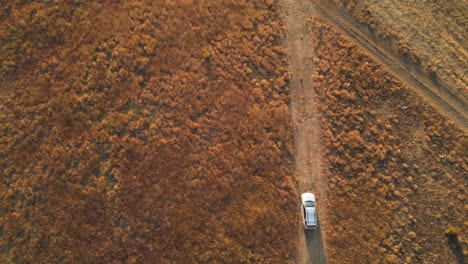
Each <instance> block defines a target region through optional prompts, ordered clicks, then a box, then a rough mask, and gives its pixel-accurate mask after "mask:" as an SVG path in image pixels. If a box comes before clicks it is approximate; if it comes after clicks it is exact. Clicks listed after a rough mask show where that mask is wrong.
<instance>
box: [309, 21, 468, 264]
mask: <svg viewBox="0 0 468 264" xmlns="http://www.w3.org/2000/svg"><path fill="white" fill-rule="evenodd" d="M312 31H313V38H314V43H313V46H314V51H315V53H316V54H315V55H312V54H311V57H314V59H313V63H314V65H315V72H314V75H313V83H314V89H316V92H317V93H318V97H319V101H320V105H321V106H320V111H321V113H322V125H321V126H322V145H323V149H325V153H324V160H325V161H324V162H325V168H326V169H325V170H326V171H325V172H324V173H325V178H326V179H327V186H326V188H327V197H328V199H327V201H324V202H323V203H324V204H325V206H326V207H327V212H328V215H327V216H326V218H327V225H326V226H325V227H323V228H324V229H323V231H322V232H324V233H325V234H326V237H327V241H326V245H327V248H326V252H327V256H328V262H329V263H462V262H461V261H463V259H465V260H466V254H467V253H466V249H467V245H466V242H465V240H464V237H466V236H465V233H464V232H465V231H464V230H466V228H467V227H468V226H467V224H468V222H466V210H467V207H466V203H467V196H466V180H467V174H466V172H467V169H468V168H467V159H468V156H467V148H466V146H467V137H466V133H465V132H464V131H463V130H461V129H460V128H458V127H457V126H456V125H455V124H454V123H453V122H451V121H450V120H447V119H446V118H445V117H443V116H441V115H440V114H439V113H438V112H437V111H436V110H435V109H434V108H433V107H431V106H430V105H429V104H428V103H427V102H425V101H424V100H423V99H422V98H420V97H419V96H417V95H416V94H415V93H414V92H413V91H411V89H409V87H406V86H405V85H403V84H402V83H401V82H399V81H398V80H397V79H396V78H395V77H393V76H390V75H389V74H388V73H387V72H386V71H385V69H384V68H382V67H381V66H379V65H378V64H377V63H375V62H374V61H373V60H372V59H370V58H369V57H368V56H367V55H366V54H365V53H363V52H362V51H361V50H360V49H359V48H358V47H357V46H356V45H354V44H352V43H351V42H350V41H349V40H347V39H345V38H344V37H343V36H341V35H340V33H339V32H338V31H336V30H335V29H333V28H332V27H331V26H329V25H327V24H324V23H322V22H319V21H315V22H314V23H313V29H312ZM451 226H453V227H457V228H458V229H459V230H461V231H460V233H459V235H458V239H457V240H453V239H449V238H447V237H446V235H445V231H446V229H447V228H449V227H451ZM463 250H465V251H463Z"/></svg>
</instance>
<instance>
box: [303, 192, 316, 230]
mask: <svg viewBox="0 0 468 264" xmlns="http://www.w3.org/2000/svg"><path fill="white" fill-rule="evenodd" d="M301 201H302V219H303V223H304V229H316V228H317V209H316V208H315V195H313V194H311V193H303V194H302V195H301Z"/></svg>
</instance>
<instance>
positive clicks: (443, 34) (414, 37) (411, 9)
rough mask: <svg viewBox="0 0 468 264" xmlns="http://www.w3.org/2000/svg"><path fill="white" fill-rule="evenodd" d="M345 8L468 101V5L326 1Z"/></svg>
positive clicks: (441, 0) (391, 0)
mask: <svg viewBox="0 0 468 264" xmlns="http://www.w3.org/2000/svg"><path fill="white" fill-rule="evenodd" d="M327 1H331V2H333V3H336V4H339V5H342V6H343V7H344V8H346V9H347V10H348V11H350V12H351V13H352V14H353V15H354V16H355V17H356V18H357V19H358V20H359V21H361V22H363V23H365V24H367V25H369V27H371V28H372V29H374V30H375V32H376V33H377V34H378V35H380V36H381V37H382V38H386V39H390V38H391V39H392V43H393V45H394V46H395V47H396V48H397V49H398V50H399V51H400V53H401V54H404V55H406V56H407V57H408V58H409V59H411V60H412V61H413V62H415V63H416V64H420V65H421V66H422V68H423V69H424V70H425V71H426V72H427V73H428V74H429V75H431V76H433V77H436V78H438V79H439V80H440V81H443V82H445V83H447V84H448V87H449V88H450V89H452V92H453V93H454V94H456V95H457V96H459V97H461V98H463V99H464V100H467V99H468V97H467V93H468V79H467V72H466V64H467V61H468V57H467V55H466V45H465V44H464V41H465V39H464V36H466V35H467V23H466V13H467V6H468V5H467V1H466V0H462V1H449V0H428V1H402V0H384V1H381V0H371V1H367V0H366V1H362V0H351V1H349V0H345V1H344V0H327Z"/></svg>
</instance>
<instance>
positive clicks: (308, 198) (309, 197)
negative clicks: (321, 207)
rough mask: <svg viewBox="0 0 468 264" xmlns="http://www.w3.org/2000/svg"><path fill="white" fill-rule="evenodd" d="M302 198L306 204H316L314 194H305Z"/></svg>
mask: <svg viewBox="0 0 468 264" xmlns="http://www.w3.org/2000/svg"><path fill="white" fill-rule="evenodd" d="M301 198H302V202H305V201H314V202H315V195H313V194H312V193H303V194H302V195H301Z"/></svg>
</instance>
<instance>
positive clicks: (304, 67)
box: [281, 0, 326, 263]
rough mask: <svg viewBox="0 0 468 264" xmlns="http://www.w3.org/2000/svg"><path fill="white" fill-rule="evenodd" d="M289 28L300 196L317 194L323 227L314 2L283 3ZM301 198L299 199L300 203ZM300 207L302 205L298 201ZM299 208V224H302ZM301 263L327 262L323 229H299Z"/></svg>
mask: <svg viewBox="0 0 468 264" xmlns="http://www.w3.org/2000/svg"><path fill="white" fill-rule="evenodd" d="M281 5H282V11H283V14H284V20H285V26H286V31H285V32H286V43H285V45H286V47H287V53H288V55H289V57H288V58H289V63H290V70H289V72H290V74H291V80H290V89H291V106H292V115H293V121H294V146H295V177H296V180H297V185H298V188H297V189H298V196H299V195H300V194H301V193H303V192H308V191H310V192H313V193H314V194H315V195H316V197H317V202H318V205H319V206H318V211H319V218H320V225H321V224H324V223H325V222H326V220H325V219H326V210H325V207H321V206H320V204H321V201H322V200H325V199H326V194H325V192H324V183H323V176H322V165H321V154H322V151H321V147H320V142H319V135H320V125H319V115H318V111H317V96H316V94H315V91H314V89H313V83H312V79H311V76H312V72H313V64H312V57H313V55H312V54H313V52H312V34H311V28H310V21H311V19H310V15H311V13H312V9H311V8H312V7H313V6H312V5H311V4H310V1H301V0H285V1H281ZM299 199H300V198H298V200H299ZM298 204H299V202H298ZM299 210H300V209H299V207H298V212H297V216H298V219H300V220H298V223H302V218H301V213H300V211H299ZM298 243H299V244H300V247H299V248H298V256H299V259H298V262H299V263H325V255H324V246H323V242H322V234H321V229H318V230H314V231H304V228H303V225H302V224H299V227H298Z"/></svg>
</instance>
